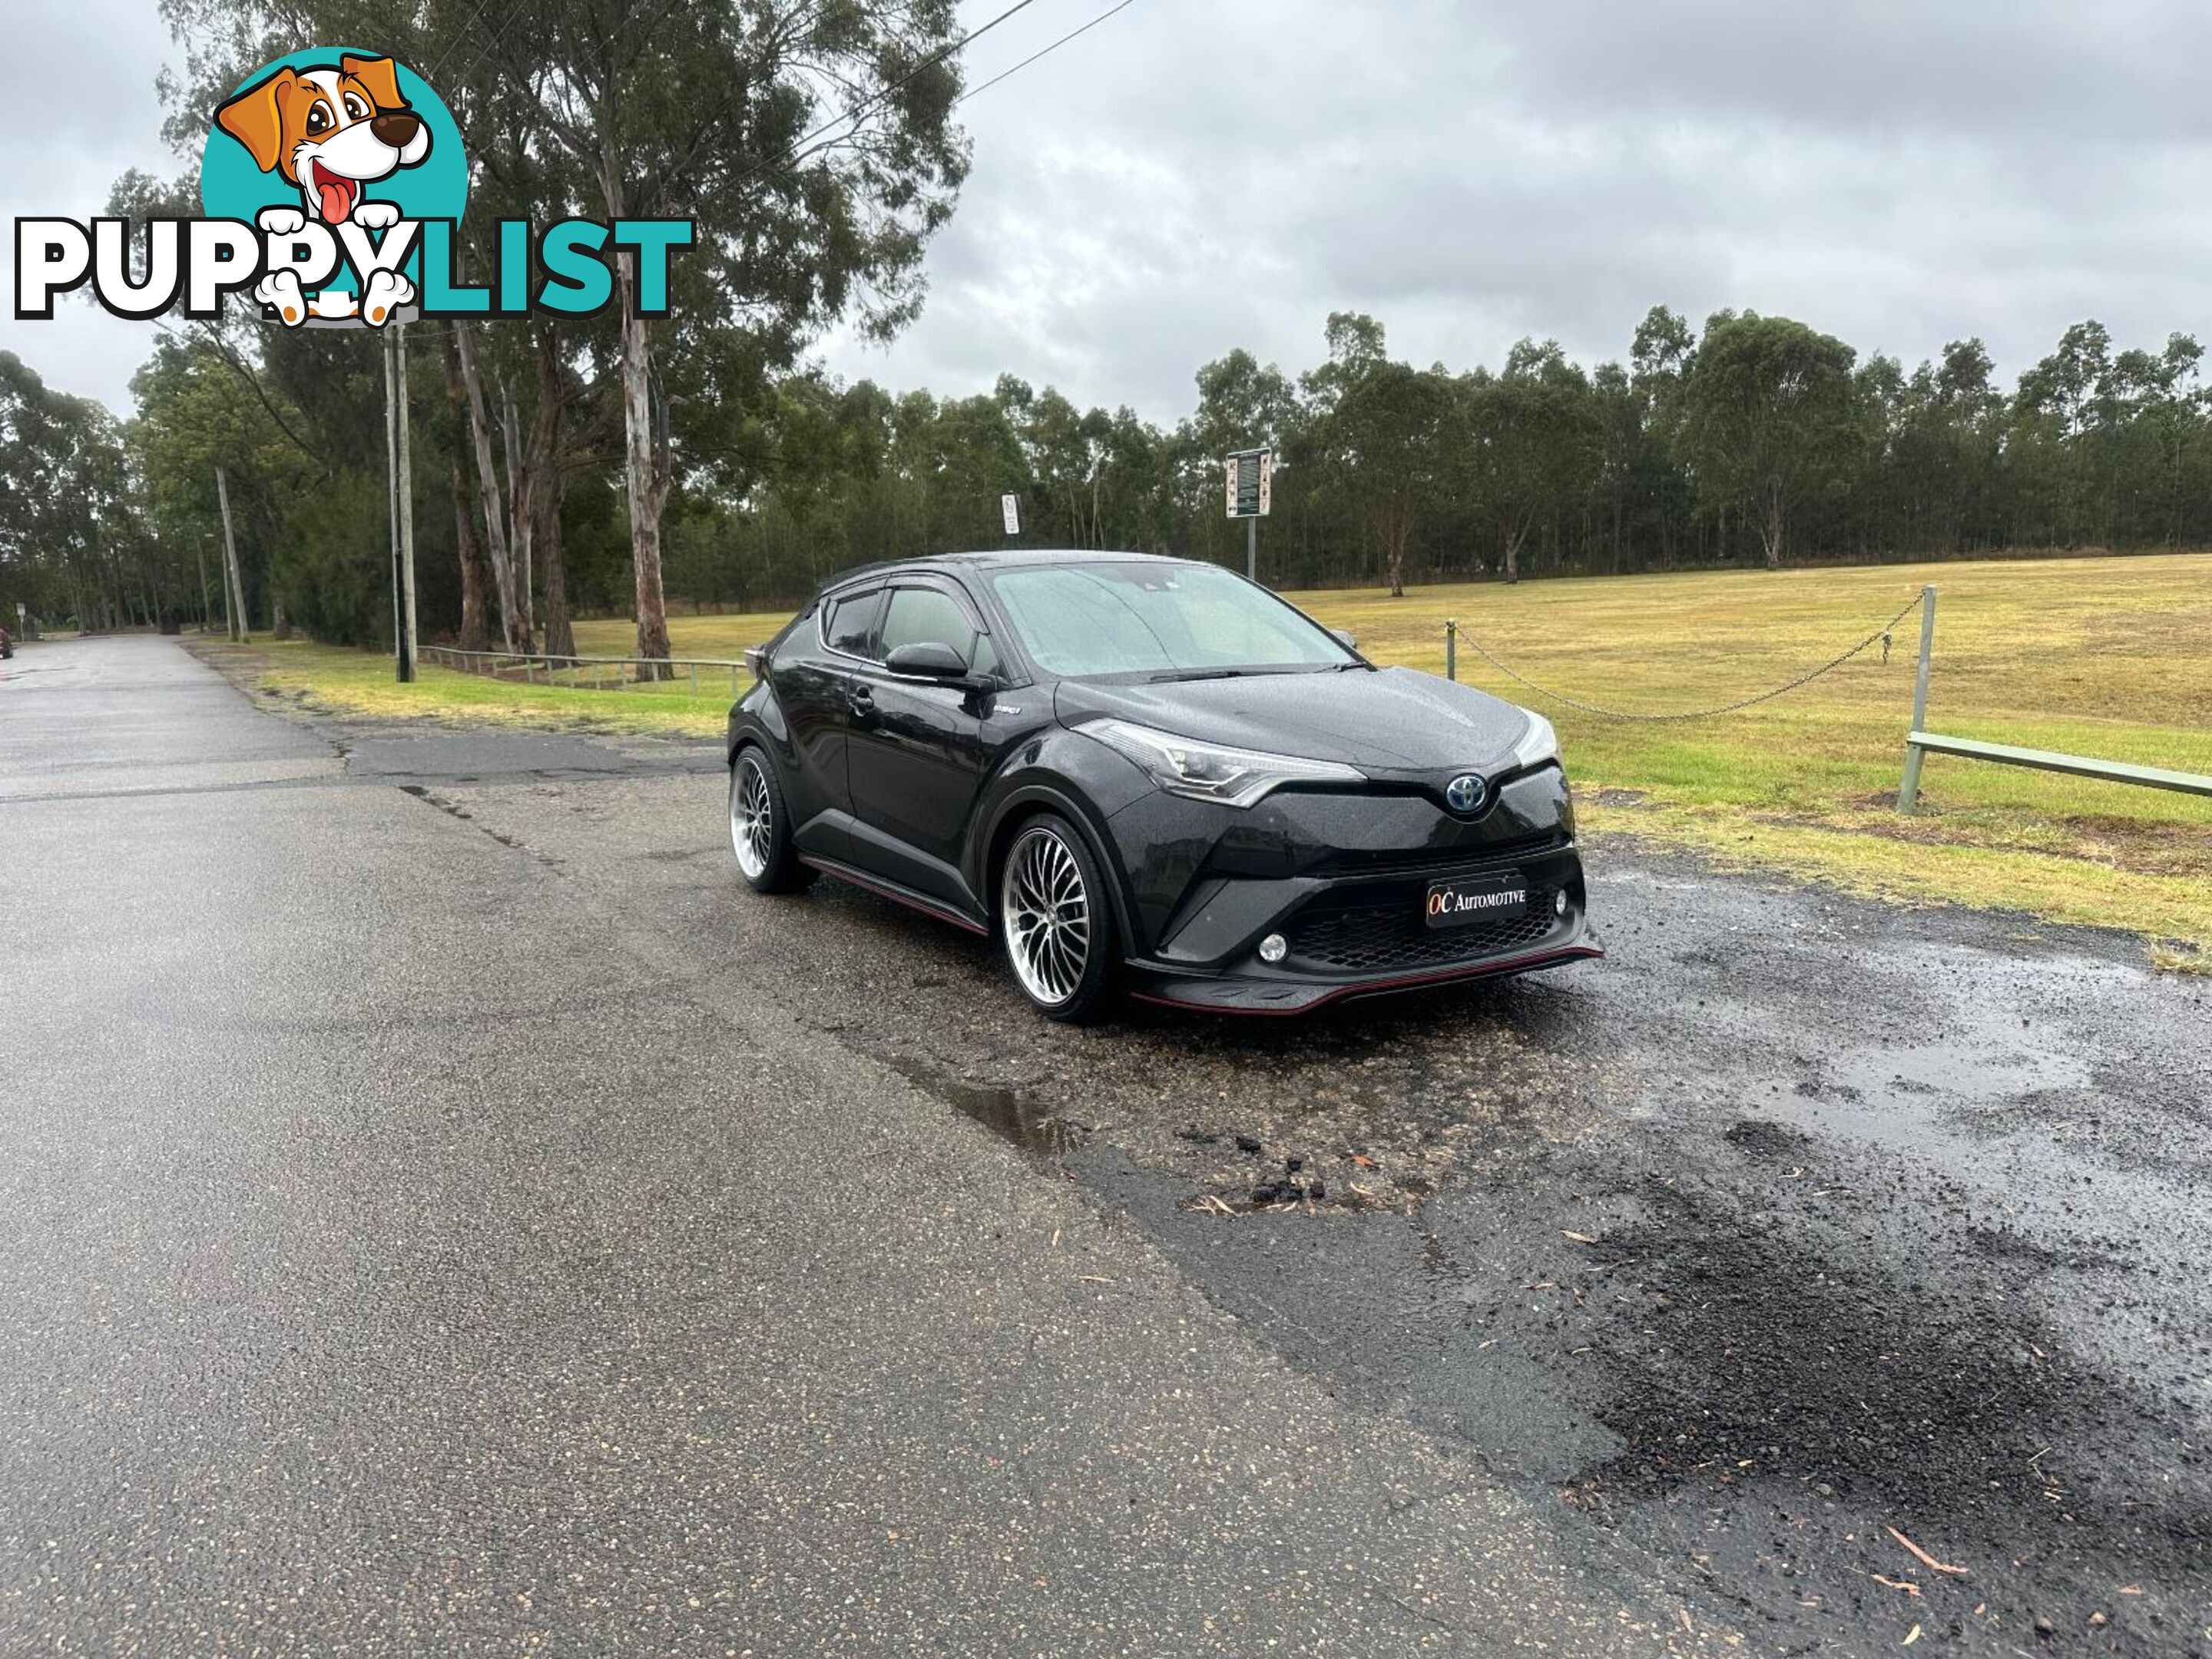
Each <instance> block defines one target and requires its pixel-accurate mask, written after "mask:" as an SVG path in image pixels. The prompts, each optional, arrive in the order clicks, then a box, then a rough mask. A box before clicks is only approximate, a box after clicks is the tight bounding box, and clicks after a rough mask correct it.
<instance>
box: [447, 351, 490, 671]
mask: <svg viewBox="0 0 2212 1659" xmlns="http://www.w3.org/2000/svg"><path fill="white" fill-rule="evenodd" d="M458 334H459V325H458V324H456V325H454V326H453V327H451V328H447V329H446V330H444V331H442V332H441V335H440V342H441V344H443V346H444V347H445V350H444V352H443V354H442V355H443V357H444V360H445V365H446V398H447V402H449V403H451V404H453V413H454V417H455V419H456V420H458V421H460V422H464V423H465V422H467V421H468V419H469V411H468V398H467V394H466V393H465V392H463V390H462V388H461V364H460V353H459V349H458V348H457V347H456V346H455V344H454V341H455V338H456V337H457V336H458ZM446 482H447V485H448V487H449V488H450V489H452V491H453V551H454V553H455V555H456V556H458V557H459V561H460V567H461V649H462V650H464V651H483V650H485V649H487V648H489V646H490V644H491V635H490V633H489V627H488V624H487V623H486V622H485V620H484V550H483V544H482V543H481V542H479V541H477V532H476V507H474V505H473V504H472V503H471V501H470V500H469V489H468V485H467V483H465V481H464V480H463V478H462V477H461V458H460V455H459V452H458V451H456V452H453V453H449V454H448V455H447V459H446Z"/></svg>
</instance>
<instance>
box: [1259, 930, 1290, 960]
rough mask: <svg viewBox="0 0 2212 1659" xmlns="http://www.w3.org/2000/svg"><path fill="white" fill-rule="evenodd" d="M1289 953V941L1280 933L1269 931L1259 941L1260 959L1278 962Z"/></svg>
mask: <svg viewBox="0 0 2212 1659" xmlns="http://www.w3.org/2000/svg"><path fill="white" fill-rule="evenodd" d="M1290 953H1291V942H1290V940H1288V939H1285V938H1284V937H1283V936H1282V935H1281V934H1280V933H1270V934H1268V935H1267V938H1265V939H1261V941H1260V960H1261V961H1262V962H1280V961H1281V960H1282V959H1283V958H1284V957H1286V956H1288V955H1290Z"/></svg>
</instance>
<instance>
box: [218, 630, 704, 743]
mask: <svg viewBox="0 0 2212 1659" xmlns="http://www.w3.org/2000/svg"><path fill="white" fill-rule="evenodd" d="M194 648H195V649H196V650H197V651H198V652H199V653H200V654H201V655H202V656H204V657H205V658H206V659H208V660H209V661H210V662H212V663H214V664H215V665H216V666H217V667H219V668H221V669H222V671H224V672H225V673H226V674H228V675H229V676H230V677H231V678H233V679H234V680H237V681H239V682H240V684H245V685H246V686H248V687H249V688H250V689H252V690H254V691H255V692H256V693H257V694H258V696H262V697H264V698H265V699H270V700H272V701H276V702H291V703H296V704H299V705H301V706H302V707H305V708H313V709H316V710H319V711H321V712H324V713H328V714H349V715H358V716H362V717H366V718H372V719H388V720H420V719H432V720H438V719H442V720H497V721H501V722H503V723H506V724H508V725H513V726H559V727H563V728H568V729H573V730H578V731H592V732H684V733H687V734H690V735H691V736H694V737H711V736H713V735H714V734H715V733H717V732H720V731H722V730H723V729H724V727H725V726H726V724H727V722H728V720H729V714H730V689H729V683H728V682H727V681H726V680H725V681H723V682H722V684H721V685H720V689H719V690H717V689H716V688H715V687H714V685H712V684H708V685H706V686H703V687H702V689H701V693H700V695H699V696H696V697H695V696H692V695H691V692H690V684H689V683H688V682H678V683H677V684H674V685H666V686H652V685H637V686H632V687H630V688H629V689H628V690H623V691H622V692H619V693H617V692H611V691H594V690H569V689H568V688H566V687H563V686H547V685H526V684H520V683H517V682H514V681H511V680H494V679H486V678H482V677H480V676H478V675H474V674H464V673H460V672H459V671H455V670H453V669H448V668H439V667H436V666H434V665H428V664H426V665H423V666H422V669H421V671H420V672H419V674H418V677H417V678H416V680H415V682H414V683H413V684H410V685H401V684H398V683H397V682H396V681H395V680H394V679H393V678H392V659H391V658H389V657H387V656H385V655H383V654H382V653H371V652H367V651H352V650H348V649H346V648H345V647H342V646H331V645H312V644H309V643H307V641H302V640H285V641H276V640H256V641H253V643H252V644H251V645H249V646H245V647H238V646H232V645H228V644H225V643H223V642H222V641H209V642H208V643H206V644H204V645H196V646H195V647H194Z"/></svg>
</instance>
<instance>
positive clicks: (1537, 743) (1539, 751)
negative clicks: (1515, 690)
mask: <svg viewBox="0 0 2212 1659" xmlns="http://www.w3.org/2000/svg"><path fill="white" fill-rule="evenodd" d="M1521 712H1522V714H1526V715H1528V730H1527V731H1526V732H1522V734H1521V741H1520V742H1518V743H1516V744H1514V745H1513V763H1514V765H1516V766H1541V765H1542V764H1543V763H1545V762H1546V761H1555V760H1557V759H1559V733H1558V732H1555V731H1553V729H1552V723H1551V721H1549V720H1546V719H1545V718H1544V717H1543V716H1542V715H1541V714H1537V713H1536V712H1535V711H1534V709H1530V708H1524V709H1522V711H1521Z"/></svg>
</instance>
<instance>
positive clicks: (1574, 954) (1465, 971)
mask: <svg viewBox="0 0 2212 1659" xmlns="http://www.w3.org/2000/svg"><path fill="white" fill-rule="evenodd" d="M1604 955H1605V947H1604V946H1603V945H1600V944H1599V943H1598V941H1597V939H1596V938H1595V936H1594V935H1591V934H1587V933H1586V934H1584V935H1583V938H1582V939H1578V940H1577V941H1576V942H1575V943H1574V944H1572V945H1554V946H1552V947H1549V948H1547V949H1545V950H1541V951H1529V952H1528V954H1526V955H1524V956H1517V957H1493V958H1492V959H1490V960H1488V961H1486V962H1470V963H1461V964H1459V965H1457V966H1455V967H1451V968H1439V969H1431V970H1430V971H1429V972H1426V973H1420V974H1401V975H1389V976H1386V977H1384V978H1381V979H1366V980H1307V981H1294V980H1258V979H1184V978H1180V977H1177V976H1175V975H1143V976H1140V977H1139V980H1138V982H1137V983H1136V984H1135V985H1134V986H1133V987H1132V988H1131V990H1130V993H1129V994H1130V995H1131V996H1133V997H1134V998H1135V999H1136V1000H1138V1001H1139V1002H1151V1003H1157V1004H1158V1005H1159V1006H1162V1007H1164V1008H1184V1009H1188V1010H1191V1011H1192V1012H1198V1013H1210V1014H1310V1013H1311V1012H1314V1011H1315V1010H1316V1009H1317V1008H1325V1007H1327V1006H1328V1005H1329V1004H1331V1003H1333V1002H1345V1001H1348V1000H1351V999H1352V998H1354V997H1371V996H1387V995H1389V994H1390V993H1392V992H1394V991H1414V990H1419V989H1421V988H1422V987H1426V986H1434V985H1451V984H1456V983H1458V982H1459V981H1462V980H1475V979H1496V978H1498V977H1500V976H1502V975H1509V974H1530V973H1535V972H1537V971H1539V970H1541V969H1546V968H1557V967H1561V966H1564V965H1565V963H1570V962H1585V961H1589V960H1592V959H1595V958H1598V957H1603V956H1604Z"/></svg>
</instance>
